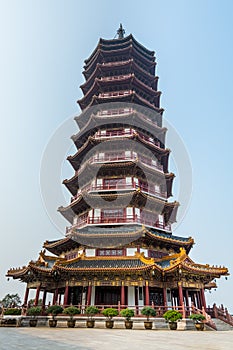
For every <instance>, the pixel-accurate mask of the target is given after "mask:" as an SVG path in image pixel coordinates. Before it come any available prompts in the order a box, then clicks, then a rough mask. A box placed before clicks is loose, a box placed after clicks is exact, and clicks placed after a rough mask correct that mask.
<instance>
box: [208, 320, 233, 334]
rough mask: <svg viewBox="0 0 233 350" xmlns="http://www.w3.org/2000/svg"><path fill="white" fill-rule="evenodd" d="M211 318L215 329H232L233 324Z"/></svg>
mask: <svg viewBox="0 0 233 350" xmlns="http://www.w3.org/2000/svg"><path fill="white" fill-rule="evenodd" d="M212 320H213V321H214V323H215V325H216V327H217V331H233V326H231V325H229V324H228V323H226V322H224V321H222V320H220V319H219V318H212Z"/></svg>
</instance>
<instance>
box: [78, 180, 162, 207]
mask: <svg viewBox="0 0 233 350" xmlns="http://www.w3.org/2000/svg"><path fill="white" fill-rule="evenodd" d="M137 189H140V190H141V191H142V192H145V193H147V194H149V195H153V196H157V197H161V198H163V199H167V192H165V191H161V190H160V191H159V190H158V191H156V190H155V188H152V187H150V186H149V187H148V186H146V185H143V184H141V185H138V184H136V183H135V182H133V183H132V184H126V183H125V184H124V183H123V184H121V183H116V184H104V185H90V184H89V185H87V186H85V187H82V189H80V190H79V191H78V193H77V195H76V196H73V197H71V203H72V202H74V201H75V200H76V199H78V198H79V196H80V195H81V194H82V193H83V192H87V193H89V192H99V191H103V192H105V191H110V192H111V191H124V190H125V191H129V190H137Z"/></svg>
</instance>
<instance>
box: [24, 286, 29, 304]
mask: <svg viewBox="0 0 233 350" xmlns="http://www.w3.org/2000/svg"><path fill="white" fill-rule="evenodd" d="M28 295H29V288H28V287H27V288H26V290H25V294H24V301H23V304H24V305H25V306H27V303H28Z"/></svg>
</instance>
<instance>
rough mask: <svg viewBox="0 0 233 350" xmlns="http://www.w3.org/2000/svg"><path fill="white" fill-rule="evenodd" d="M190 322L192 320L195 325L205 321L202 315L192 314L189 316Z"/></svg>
mask: <svg viewBox="0 0 233 350" xmlns="http://www.w3.org/2000/svg"><path fill="white" fill-rule="evenodd" d="M189 318H190V319H191V320H193V321H194V322H195V323H199V322H202V321H204V320H205V316H204V315H202V314H192V315H190V316H189Z"/></svg>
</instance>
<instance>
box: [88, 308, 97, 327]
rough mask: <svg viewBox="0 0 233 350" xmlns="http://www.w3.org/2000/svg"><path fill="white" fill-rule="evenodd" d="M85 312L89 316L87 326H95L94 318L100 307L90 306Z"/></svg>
mask: <svg viewBox="0 0 233 350" xmlns="http://www.w3.org/2000/svg"><path fill="white" fill-rule="evenodd" d="M85 313H86V315H87V317H88V318H87V322H86V326H87V328H94V326H95V320H94V319H93V316H94V315H96V314H98V313H99V309H98V308H97V307H95V306H88V307H87V308H86V310H85Z"/></svg>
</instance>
